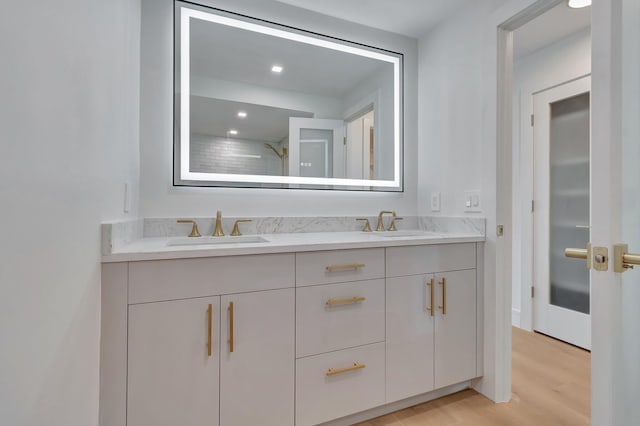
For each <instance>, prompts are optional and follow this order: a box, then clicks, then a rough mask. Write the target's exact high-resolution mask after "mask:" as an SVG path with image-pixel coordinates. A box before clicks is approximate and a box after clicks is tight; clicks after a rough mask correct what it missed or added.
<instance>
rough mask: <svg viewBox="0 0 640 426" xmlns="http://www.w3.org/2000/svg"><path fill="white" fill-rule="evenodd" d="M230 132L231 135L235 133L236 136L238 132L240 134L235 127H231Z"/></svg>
mask: <svg viewBox="0 0 640 426" xmlns="http://www.w3.org/2000/svg"><path fill="white" fill-rule="evenodd" d="M229 134H230V135H234V136H235V135H237V134H238V131H237V130H234V129H231V130H229Z"/></svg>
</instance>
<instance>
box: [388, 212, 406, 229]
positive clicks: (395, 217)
mask: <svg viewBox="0 0 640 426" xmlns="http://www.w3.org/2000/svg"><path fill="white" fill-rule="evenodd" d="M402 219H404V218H403V217H397V216H395V215H394V216H393V217H392V218H391V223H390V224H389V228H387V231H397V230H398V228H396V221H397V220H402Z"/></svg>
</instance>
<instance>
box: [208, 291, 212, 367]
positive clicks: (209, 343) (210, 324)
mask: <svg viewBox="0 0 640 426" xmlns="http://www.w3.org/2000/svg"><path fill="white" fill-rule="evenodd" d="M207 316H208V318H207V355H208V356H211V346H212V344H211V335H212V329H213V326H212V322H213V306H212V305H211V303H209V307H208V308H207Z"/></svg>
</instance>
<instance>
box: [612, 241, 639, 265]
mask: <svg viewBox="0 0 640 426" xmlns="http://www.w3.org/2000/svg"><path fill="white" fill-rule="evenodd" d="M628 250H629V245H627V244H615V245H614V246H613V272H626V271H627V270H629V269H633V265H640V254H636V253H627V251H628Z"/></svg>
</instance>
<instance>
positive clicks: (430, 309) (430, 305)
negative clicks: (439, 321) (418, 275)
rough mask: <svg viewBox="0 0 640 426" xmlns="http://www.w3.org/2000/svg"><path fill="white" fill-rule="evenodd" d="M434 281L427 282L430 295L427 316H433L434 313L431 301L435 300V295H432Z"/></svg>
mask: <svg viewBox="0 0 640 426" xmlns="http://www.w3.org/2000/svg"><path fill="white" fill-rule="evenodd" d="M433 284H434V279H433V278H431V279H430V280H429V281H427V286H428V287H429V293H430V300H431V301H430V302H429V306H427V311H428V312H429V315H431V316H434V315H435V312H434V309H433V301H434V299H435V295H434V291H435V288H434V285H433Z"/></svg>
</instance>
